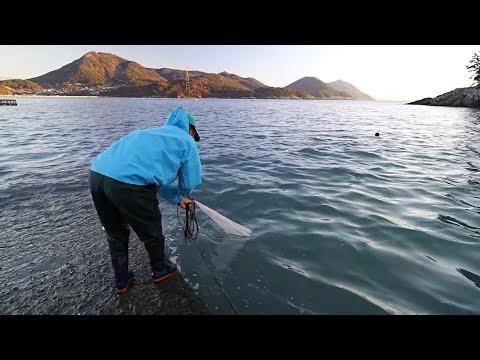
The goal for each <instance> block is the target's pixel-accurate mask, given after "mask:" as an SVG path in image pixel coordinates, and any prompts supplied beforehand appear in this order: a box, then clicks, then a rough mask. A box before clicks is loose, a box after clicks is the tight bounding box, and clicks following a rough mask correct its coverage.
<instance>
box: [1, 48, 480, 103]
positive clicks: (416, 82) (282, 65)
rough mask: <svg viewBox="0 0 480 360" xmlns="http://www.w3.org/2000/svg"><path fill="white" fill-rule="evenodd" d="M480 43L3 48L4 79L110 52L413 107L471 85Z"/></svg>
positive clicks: (157, 64)
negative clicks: (341, 88)
mask: <svg viewBox="0 0 480 360" xmlns="http://www.w3.org/2000/svg"><path fill="white" fill-rule="evenodd" d="M478 50H480V45H476V46H475V45H471V46H470V45H448V46H447V45H435V46H433V45H412V46H404V45H401V46H400V45H388V46H386V45H376V46H370V45H368V46H367V45H352V46H350V45H318V46H310V45H309V46H300V45H288V46H283V45H266V46H262V45H255V46H250V45H248V46H247V45H243V46H238V45H235V46H230V45H229V46H224V45H221V46H220V45H215V46H213V45H208V46H207V45H192V46H186V45H182V46H166V45H148V46H146V45H135V46H133V45H121V46H120V45H115V46H108V45H105V46H97V45H95V46H93V45H92V46H90V45H82V46H80V45H78V46H71V45H68V46H67V45H63V46H62V45H58V46H45V45H29V46H24V45H22V46H7V45H2V46H0V79H2V78H21V79H25V78H29V77H34V76H38V75H42V74H44V73H46V72H48V71H51V70H55V69H58V68H60V67H62V66H63V65H65V64H67V63H69V62H71V61H73V60H75V59H78V58H79V57H81V56H82V55H83V54H84V53H86V52H88V51H103V52H110V53H114V54H116V55H118V56H121V57H123V58H126V59H128V60H133V61H136V62H138V63H140V64H141V65H143V66H146V67H153V68H161V67H170V68H176V69H187V68H188V69H190V70H201V71H206V72H215V73H218V72H221V71H224V70H225V71H228V72H231V73H235V74H237V75H240V76H243V77H254V78H256V79H258V80H260V81H261V82H263V83H265V84H266V85H270V86H286V85H288V84H290V83H292V82H293V81H295V80H298V79H299V78H301V77H304V76H315V77H317V78H319V79H321V80H323V81H325V82H330V81H335V80H337V79H342V80H345V81H348V82H350V83H352V84H353V85H355V86H356V87H358V88H359V89H360V90H362V91H364V92H366V93H367V94H369V95H371V96H373V97H374V98H376V99H377V100H400V101H410V100H416V99H420V98H423V97H430V96H436V95H439V94H441V93H444V92H447V91H450V90H453V89H454V88H457V87H465V86H470V85H471V83H472V81H471V79H470V74H469V73H468V71H467V69H466V65H467V63H468V60H469V59H470V58H471V57H472V55H473V52H474V51H478Z"/></svg>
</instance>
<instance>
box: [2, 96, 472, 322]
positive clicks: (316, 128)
mask: <svg viewBox="0 0 480 360" xmlns="http://www.w3.org/2000/svg"><path fill="white" fill-rule="evenodd" d="M17 101H18V107H0V213H1V219H0V283H1V284H2V286H1V287H0V313H3V314H14V313H20V314H24V313H28V314H30V313H55V314H57V313H58V314H73V313H80V314H92V313H101V312H102V308H104V307H105V306H110V305H111V303H112V302H115V301H118V300H117V299H116V297H115V296H114V295H113V291H112V287H113V280H112V271H111V268H110V263H109V261H110V260H109V255H108V250H107V244H106V240H105V238H104V233H103V231H102V229H101V226H100V224H99V222H98V219H97V216H96V213H95V210H94V208H93V204H92V202H91V198H90V194H89V190H88V169H89V165H90V161H91V159H92V157H94V156H95V155H96V154H98V153H99V152H100V151H101V150H102V149H104V148H105V147H107V146H108V145H110V143H111V142H112V141H114V140H116V139H118V138H120V137H121V136H123V135H125V134H127V133H128V132H129V131H132V130H134V129H139V128H148V127H154V126H160V125H162V124H163V122H164V120H165V118H166V117H167V115H168V113H169V111H170V110H172V109H173V108H174V107H175V106H177V105H183V106H184V107H185V108H186V109H187V110H190V111H191V112H192V113H193V114H194V115H195V116H196V117H197V121H198V123H199V129H200V132H201V136H202V142H201V143H200V145H199V149H200V155H201V159H202V163H203V170H204V179H203V184H202V186H201V187H200V188H199V189H198V191H196V192H195V193H194V195H195V197H196V198H198V199H199V200H200V201H202V202H203V203H204V204H206V205H207V206H209V207H211V208H213V209H216V210H217V211H219V212H220V213H222V214H224V215H225V216H227V217H229V218H231V219H233V220H235V221H237V222H239V223H241V224H243V225H245V226H247V227H249V228H250V229H251V230H252V231H253V235H252V237H250V238H238V237H234V236H230V235H225V234H224V233H222V231H221V230H219V229H218V228H217V227H216V226H215V225H214V224H213V223H212V222H211V221H210V220H209V219H208V218H207V217H206V216H205V215H203V214H202V213H200V212H198V219H199V223H200V235H199V239H198V243H197V244H196V245H189V244H186V243H185V242H184V240H183V238H182V234H181V232H180V231H179V226H178V222H177V218H176V208H175V207H172V206H171V205H168V204H166V203H163V202H162V203H161V204H160V208H161V210H162V213H163V226H164V232H165V236H166V238H167V246H168V252H169V254H170V256H171V257H172V258H173V259H174V261H176V262H177V263H178V264H179V266H180V269H181V272H182V273H183V275H184V277H185V278H186V280H187V282H188V283H189V284H190V285H191V286H192V287H193V289H195V291H196V292H197V293H198V294H199V295H200V296H201V298H202V299H203V300H204V301H205V302H206V304H207V305H208V307H209V308H210V311H212V312H213V313H220V314H228V313H231V312H232V311H233V310H232V309H231V307H230V305H229V304H228V301H227V300H226V298H225V295H226V296H227V297H228V298H229V299H230V301H231V302H232V304H233V307H234V311H236V312H238V313H240V314H470V313H477V314H478V313H480V300H479V299H480V276H479V275H480V261H479V258H480V256H479V255H480V111H478V110H473V109H464V108H463V109H461V108H445V107H424V106H407V105H403V104H400V103H385V102H360V101H358V102H357V101H350V102H348V101H283V100H278V101H277V100H268V101H267V100H266V101H263V100H199V101H193V100H177V99H168V100H167V99H108V98H18V99H17ZM375 132H379V133H380V136H379V137H375V136H374V134H375ZM131 248H132V250H131V251H132V264H131V266H132V267H133V268H134V269H135V268H136V267H138V268H141V267H142V266H143V267H144V268H145V264H146V263H147V262H148V260H147V256H146V252H145V250H144V248H143V247H142V244H141V243H140V242H139V241H138V240H137V239H136V238H135V239H132V241H131ZM201 255H203V257H202V256H201ZM212 274H215V277H216V279H215V278H214V277H213V275H212ZM145 281H148V273H147V271H145ZM218 283H219V284H221V287H220V286H218V285H217V284H218ZM224 294H225V295H224ZM140 312H141V311H140ZM145 312H147V311H145Z"/></svg>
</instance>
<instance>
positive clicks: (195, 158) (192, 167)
mask: <svg viewBox="0 0 480 360" xmlns="http://www.w3.org/2000/svg"><path fill="white" fill-rule="evenodd" d="M201 183H202V165H201V163H200V156H199V155H198V150H197V147H196V146H195V144H192V145H191V147H190V148H189V149H188V150H187V153H186V154H185V158H184V161H183V162H182V165H181V167H180V171H179V174H178V192H179V194H180V195H181V196H183V197H188V196H189V195H190V193H191V192H192V190H193V189H194V188H196V187H197V186H199V185H200V184H201Z"/></svg>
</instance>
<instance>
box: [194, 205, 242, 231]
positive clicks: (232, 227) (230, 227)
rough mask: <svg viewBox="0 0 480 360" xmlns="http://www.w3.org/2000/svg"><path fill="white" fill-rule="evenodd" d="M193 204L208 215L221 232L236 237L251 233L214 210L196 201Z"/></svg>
mask: <svg viewBox="0 0 480 360" xmlns="http://www.w3.org/2000/svg"><path fill="white" fill-rule="evenodd" d="M195 204H196V205H198V207H199V208H200V209H201V210H202V211H203V212H204V213H205V214H207V215H208V217H209V218H210V219H212V220H213V221H214V222H215V223H216V224H217V225H218V226H220V228H222V230H223V231H225V232H226V233H227V234H232V235H237V236H250V235H251V234H252V231H251V230H249V229H247V228H246V227H245V226H242V225H240V224H237V223H236V222H233V221H232V220H230V219H227V218H226V217H225V216H223V215H221V214H219V213H218V212H216V211H215V210H212V209H210V208H209V207H208V206H205V205H203V204H202V203H201V202H199V201H198V200H195Z"/></svg>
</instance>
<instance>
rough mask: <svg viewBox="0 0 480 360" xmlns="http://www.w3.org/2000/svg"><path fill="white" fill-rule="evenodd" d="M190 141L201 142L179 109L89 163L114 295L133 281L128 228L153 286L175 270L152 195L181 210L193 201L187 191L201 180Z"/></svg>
mask: <svg viewBox="0 0 480 360" xmlns="http://www.w3.org/2000/svg"><path fill="white" fill-rule="evenodd" d="M194 139H195V141H199V140H200V136H199V135H198V132H197V130H196V126H195V118H194V117H193V116H191V115H190V114H188V113H187V112H186V111H185V110H184V109H183V108H181V107H178V108H176V109H175V110H174V111H173V112H172V113H171V114H170V117H169V118H168V120H167V122H166V123H165V125H164V126H162V127H159V128H153V129H146V130H136V131H133V132H131V133H130V134H128V135H126V136H124V137H123V138H121V139H120V140H118V141H116V142H114V143H113V144H112V145H110V147H109V148H107V149H106V150H104V151H103V152H102V153H100V154H99V155H98V156H97V157H95V159H94V160H93V161H92V166H91V171H90V191H91V194H92V198H93V202H94V204H95V208H96V210H97V213H98V216H99V218H100V222H101V223H102V225H103V227H104V228H105V231H106V233H107V240H108V245H109V249H110V255H111V258H112V265H113V270H114V274H115V285H116V288H117V293H118V294H123V293H125V292H126V291H127V290H128V288H129V286H130V285H131V284H132V282H133V272H132V271H129V269H128V239H129V235H130V227H131V228H132V229H133V231H135V233H136V234H137V235H138V237H139V238H140V240H141V241H143V243H144V244H145V248H146V249H147V252H148V255H149V257H150V266H151V269H152V279H153V282H154V283H159V282H160V281H162V280H164V279H166V278H167V277H169V276H171V275H173V274H174V273H175V271H176V266H175V265H174V264H173V263H171V262H169V261H168V260H167V259H165V254H164V246H165V238H164V237H163V233H162V215H161V213H160V210H159V209H158V200H157V195H158V196H162V197H163V198H164V199H166V200H168V201H169V202H170V203H172V204H176V205H178V206H180V207H182V208H184V209H185V208H187V207H188V206H189V205H190V204H191V203H192V201H193V200H190V199H189V195H190V192H191V191H192V190H193V189H194V188H195V187H197V186H199V185H200V183H201V178H202V167H201V164H200V157H199V154H198V150H197V146H196V144H195V142H194ZM177 179H178V181H176V180H177Z"/></svg>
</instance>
